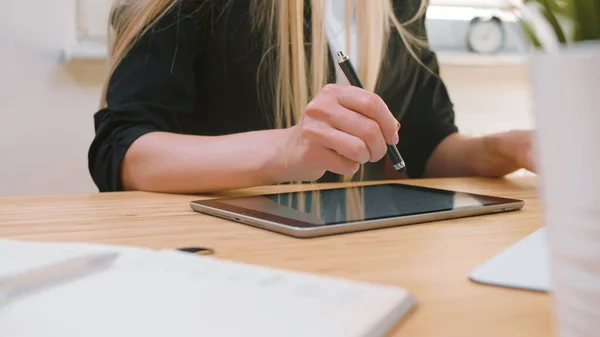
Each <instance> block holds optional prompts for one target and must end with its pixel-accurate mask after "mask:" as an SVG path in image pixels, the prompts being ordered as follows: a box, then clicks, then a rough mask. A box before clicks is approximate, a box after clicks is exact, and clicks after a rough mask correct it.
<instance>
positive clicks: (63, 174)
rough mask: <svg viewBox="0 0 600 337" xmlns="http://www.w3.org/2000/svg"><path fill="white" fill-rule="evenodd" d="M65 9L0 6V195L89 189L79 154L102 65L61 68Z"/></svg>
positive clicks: (56, 4)
mask: <svg viewBox="0 0 600 337" xmlns="http://www.w3.org/2000/svg"><path fill="white" fill-rule="evenodd" d="M9 7H10V8H9ZM26 7H31V8H34V10H31V9H30V8H27V9H26ZM71 10H72V9H71V8H70V7H69V6H68V1H66V0H60V1H48V0H33V1H2V2H0V50H1V51H2V52H1V53H0V154H1V155H2V165H0V196H5V195H31V194H49V193H76V192H88V191H94V190H95V189H94V185H93V183H92V181H91V179H90V178H89V176H88V174H87V167H86V165H87V164H86V162H87V161H86V151H87V146H88V144H89V142H90V140H91V137H92V135H93V122H92V114H93V113H94V111H95V109H96V105H97V102H98V91H99V90H100V86H101V82H102V75H103V71H104V66H103V65H102V64H94V63H89V64H70V65H65V64H61V61H60V56H61V48H62V47H63V46H64V42H65V41H66V38H67V36H68V34H70V32H69V31H68V22H69V20H71V19H72V17H71V16H70V14H71Z"/></svg>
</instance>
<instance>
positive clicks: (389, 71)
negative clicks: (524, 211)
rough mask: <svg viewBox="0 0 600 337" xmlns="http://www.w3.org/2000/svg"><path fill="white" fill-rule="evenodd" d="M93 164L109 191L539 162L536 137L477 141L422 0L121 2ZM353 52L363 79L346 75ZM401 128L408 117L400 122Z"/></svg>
mask: <svg viewBox="0 0 600 337" xmlns="http://www.w3.org/2000/svg"><path fill="white" fill-rule="evenodd" d="M114 9H115V10H114V13H113V14H114V15H113V25H112V26H113V28H114V33H115V37H114V40H113V44H112V48H111V72H110V76H109V77H108V80H107V84H106V90H105V95H104V97H103V98H104V99H103V106H102V109H101V110H100V111H98V112H97V113H96V115H95V125H96V137H95V139H94V140H93V143H92V144H91V147H90V151H89V168H90V172H91V175H92V177H93V179H94V181H95V183H96V185H97V186H98V188H99V189H100V191H118V190H147V191H158V192H173V193H198V192H213V191H220V190H226V189H233V188H243V187H250V186H256V185H266V184H276V183H284V182H296V181H314V180H318V181H339V180H342V179H355V180H358V179H362V180H375V179H385V178H390V176H389V175H387V174H386V171H387V170H388V167H389V165H390V164H389V162H388V161H387V160H386V145H387V144H397V146H398V149H399V151H400V153H401V154H402V156H403V157H404V159H405V162H406V165H407V174H408V176H409V177H439V176H465V175H477V176H488V177H500V176H503V175H505V174H507V173H510V172H512V171H514V170H517V169H520V168H523V167H524V168H527V169H530V170H533V167H532V166H533V165H532V160H531V155H530V152H531V133H530V132H529V131H511V132H505V133H501V134H494V135H489V136H486V137H478V138H472V137H466V136H464V135H461V134H459V133H458V130H457V128H456V126H455V124H454V113H453V110H452V103H451V101H450V98H449V97H448V93H447V91H446V88H445V86H444V84H443V82H442V80H441V79H440V78H439V77H438V64H437V61H436V58H435V55H434V53H433V52H432V51H430V50H428V49H427V47H426V44H425V42H424V41H426V40H425V23H424V22H425V21H424V15H423V14H424V12H425V10H426V8H425V6H424V5H423V4H422V3H421V2H420V1H419V0H311V1H302V0H232V1H216V0H144V1H142V0H137V1H136V0H133V1H132V0H129V1H127V0H121V1H117V2H116V4H115V7H114ZM338 50H343V51H345V52H346V53H347V54H349V55H350V57H351V60H352V61H353V63H354V64H355V65H356V67H357V68H358V72H359V75H360V77H361V78H362V81H363V82H364V84H365V89H360V88H356V87H353V86H350V85H348V84H347V81H346V80H345V78H344V76H343V74H341V73H340V71H339V67H338V66H337V65H336V64H335V61H334V57H333V56H334V54H335V53H336V52H337V51H338ZM400 125H402V127H400Z"/></svg>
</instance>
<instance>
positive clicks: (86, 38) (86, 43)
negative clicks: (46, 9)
mask: <svg viewBox="0 0 600 337" xmlns="http://www.w3.org/2000/svg"><path fill="white" fill-rule="evenodd" d="M112 3H113V0H71V4H72V6H73V10H72V13H73V20H72V28H73V30H72V34H71V36H72V38H71V41H70V43H69V46H68V48H67V50H66V52H65V58H66V59H67V60H69V59H104V58H106V42H107V36H108V35H107V32H108V18H109V15H110V9H111V6H112Z"/></svg>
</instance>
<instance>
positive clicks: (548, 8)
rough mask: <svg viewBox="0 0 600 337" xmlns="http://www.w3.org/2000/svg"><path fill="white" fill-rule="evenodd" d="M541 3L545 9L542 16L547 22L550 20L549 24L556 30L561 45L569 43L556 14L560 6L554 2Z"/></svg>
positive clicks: (547, 0) (544, 0) (548, 0)
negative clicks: (556, 9)
mask: <svg viewBox="0 0 600 337" xmlns="http://www.w3.org/2000/svg"><path fill="white" fill-rule="evenodd" d="M539 3H541V4H542V6H543V8H544V10H543V12H542V14H543V15H544V17H546V20H548V23H549V24H550V26H552V29H554V33H555V34H556V38H557V39H558V41H559V42H560V43H562V44H565V43H566V42H567V37H566V35H565V32H564V31H563V29H562V27H561V25H560V22H558V19H557V18H556V13H555V8H556V7H557V6H558V5H557V4H556V3H555V2H554V1H553V0H539Z"/></svg>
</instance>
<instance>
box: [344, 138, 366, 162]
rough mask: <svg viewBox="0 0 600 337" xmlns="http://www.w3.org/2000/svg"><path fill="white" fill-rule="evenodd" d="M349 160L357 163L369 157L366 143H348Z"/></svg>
mask: <svg viewBox="0 0 600 337" xmlns="http://www.w3.org/2000/svg"><path fill="white" fill-rule="evenodd" d="M348 146H349V149H348V152H349V155H350V157H351V158H349V159H350V160H352V161H354V162H359V163H365V162H367V161H368V159H369V151H368V150H367V147H366V145H365V144H364V143H363V142H360V141H359V142H353V143H351V144H349V145H348Z"/></svg>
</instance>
